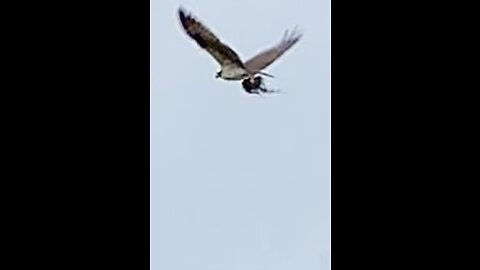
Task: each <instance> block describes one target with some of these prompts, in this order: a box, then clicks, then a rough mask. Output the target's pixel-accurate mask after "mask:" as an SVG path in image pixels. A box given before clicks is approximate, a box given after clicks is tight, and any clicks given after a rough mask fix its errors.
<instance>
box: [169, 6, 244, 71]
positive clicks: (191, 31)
mask: <svg viewBox="0 0 480 270" xmlns="http://www.w3.org/2000/svg"><path fill="white" fill-rule="evenodd" d="M178 15H179V17H180V22H181V23H182V26H183V29H185V32H186V33H187V34H188V35H189V36H190V37H191V38H193V39H194V40H195V41H196V42H197V44H198V45H199V46H200V47H202V48H203V49H205V50H206V51H208V52H209V53H210V54H211V55H212V56H213V58H215V60H217V62H218V63H219V64H220V65H221V66H224V65H232V64H234V65H238V66H240V67H242V68H243V67H244V65H243V62H242V61H241V60H240V57H239V56H238V55H237V53H235V52H234V51H233V50H232V49H231V48H230V47H228V46H227V45H225V44H223V43H222V42H221V41H220V40H219V39H218V38H217V37H216V36H215V35H214V34H213V33H212V32H211V31H210V30H209V29H208V28H207V27H205V26H204V25H203V24H201V23H200V22H199V21H198V20H197V19H196V18H194V17H193V16H192V15H190V14H186V13H185V11H184V10H183V9H182V8H181V7H180V8H179V9H178Z"/></svg>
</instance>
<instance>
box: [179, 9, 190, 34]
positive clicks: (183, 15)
mask: <svg viewBox="0 0 480 270" xmlns="http://www.w3.org/2000/svg"><path fill="white" fill-rule="evenodd" d="M178 17H179V18H180V22H181V23H182V25H183V27H184V28H185V29H187V21H188V17H189V16H188V15H187V14H186V12H185V9H183V7H182V6H180V7H179V8H178Z"/></svg>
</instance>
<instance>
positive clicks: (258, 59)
mask: <svg viewBox="0 0 480 270" xmlns="http://www.w3.org/2000/svg"><path fill="white" fill-rule="evenodd" d="M301 37H302V34H301V33H300V32H299V31H297V29H294V30H293V32H292V33H290V34H289V33H288V30H287V31H285V35H284V36H283V39H282V40H281V41H280V43H279V44H277V45H275V46H274V47H273V48H270V49H268V50H266V51H263V52H261V53H259V54H257V55H255V56H254V57H252V58H251V59H249V60H248V61H247V62H245V67H246V68H247V70H249V71H250V72H252V73H254V74H255V73H260V74H261V72H260V71H261V70H262V69H264V68H266V67H267V66H269V65H270V64H271V63H273V62H274V61H275V60H277V59H278V58H279V57H280V56H282V54H284V53H285V52H286V51H287V50H288V49H290V48H291V47H292V46H293V45H294V44H295V43H297V42H298V41H299V40H300V38H301Z"/></svg>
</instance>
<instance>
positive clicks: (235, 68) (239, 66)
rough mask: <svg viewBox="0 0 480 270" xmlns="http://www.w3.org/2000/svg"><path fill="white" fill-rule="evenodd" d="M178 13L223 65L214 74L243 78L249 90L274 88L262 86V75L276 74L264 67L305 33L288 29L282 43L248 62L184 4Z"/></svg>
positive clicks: (244, 86) (187, 28) (202, 45)
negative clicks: (186, 9)
mask: <svg viewBox="0 0 480 270" xmlns="http://www.w3.org/2000/svg"><path fill="white" fill-rule="evenodd" d="M178 15H179V18H180V22H181V24H182V26H183V29H184V30H185V32H186V33H187V34H188V35H189V36H190V37H191V38H192V39H194V40H195V41H196V42H197V44H198V45H199V46H200V47H201V48H203V49H205V50H206V51H207V52H208V53H210V54H211V55H212V56H213V58H215V60H216V61H217V62H218V63H219V64H220V66H221V69H220V71H218V72H217V74H216V75H215V77H216V78H222V79H224V80H243V81H242V86H243V88H244V89H245V91H247V92H248V93H250V94H260V93H272V92H275V91H274V90H268V89H266V88H265V87H264V86H263V80H262V77H261V76H259V75H263V76H268V77H272V78H273V76H272V75H269V74H268V73H264V72H262V70H263V69H265V68H266V67H267V66H269V65H270V64H271V63H273V62H274V61H275V60H277V59H278V58H279V57H280V56H281V55H282V54H284V53H285V52H286V51H287V50H288V49H290V47H292V46H293V45H294V44H295V43H297V41H299V40H300V38H301V37H302V34H301V33H299V32H298V31H296V29H294V31H293V32H292V33H290V34H289V32H288V30H287V31H285V35H284V36H283V39H282V40H281V41H280V43H278V44H277V45H275V46H274V47H272V48H270V49H268V50H266V51H263V52H261V53H259V54H258V55H256V56H254V57H252V58H251V59H249V60H247V61H246V62H242V60H240V57H239V56H238V55H237V53H236V52H235V51H233V50H232V49H231V48H230V47H228V46H227V45H225V44H224V43H222V42H221V41H220V39H218V38H217V37H216V36H215V35H214V34H213V33H212V32H211V31H210V30H209V29H208V28H207V27H205V26H204V25H203V24H202V23H200V22H199V21H198V20H197V19H196V18H194V17H193V16H192V15H190V14H186V13H185V11H184V10H183V9H182V8H181V7H180V8H179V9H178ZM257 74H258V75H257Z"/></svg>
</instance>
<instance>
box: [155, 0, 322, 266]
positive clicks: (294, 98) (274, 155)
mask: <svg viewBox="0 0 480 270" xmlns="http://www.w3.org/2000/svg"><path fill="white" fill-rule="evenodd" d="M180 5H182V6H183V7H184V8H185V9H186V10H187V11H190V12H192V13H193V14H194V15H195V16H197V17H198V18H199V19H200V20H201V21H202V22H203V23H205V24H206V25H207V27H209V28H210V29H211V30H212V31H213V32H214V33H215V34H216V35H218V36H219V38H220V39H221V40H222V41H223V42H225V43H226V44H228V45H230V46H231V47H232V48H233V49H234V50H236V51H237V53H238V54H239V55H240V57H241V58H242V59H243V60H246V59H248V58H250V57H251V56H253V55H255V54H256V53H258V52H259V51H262V50H263V49H266V48H268V47H270V46H272V45H274V44H276V43H277V42H278V41H280V39H281V38H282V36H283V33H284V30H285V29H287V28H290V29H291V28H293V27H294V26H295V25H298V26H299V27H300V29H302V30H303V33H304V35H303V38H302V39H301V40H300V41H299V42H298V43H297V44H296V45H295V46H294V47H293V48H292V49H290V50H289V51H287V52H286V53H285V54H284V55H283V56H282V57H281V58H280V59H279V60H278V61H277V62H275V63H273V64H272V65H271V66H270V67H268V68H267V69H266V72H269V73H270V74H273V75H274V76H275V78H274V79H269V78H266V79H265V80H266V84H267V86H268V87H270V88H278V89H281V90H282V91H283V92H284V93H283V94H278V95H271V96H266V97H258V96H255V95H248V94H247V93H245V92H244V90H243V89H242V87H241V84H240V82H227V81H223V80H220V79H215V78H214V77H215V73H216V72H217V71H218V70H219V66H218V65H217V63H216V62H215V61H214V60H213V58H212V57H211V56H210V55H208V53H206V52H205V51H203V50H201V49H200V48H199V47H198V46H197V45H196V44H195V42H194V41H193V40H191V39H190V38H189V37H187V35H186V34H185V33H184V32H183V31H182V29H181V28H180V25H179V22H178V18H177V8H178V7H179V6H180ZM330 268H331V266H330V0H303V1H274V0H268V1H258V0H242V1H225V0H224V1H217V0H215V1H214V0H211V1H208V0H202V1H200V0H184V1H173V0H152V1H151V269H152V270H193V269H195V270H254V269H265V270H267V269H269V270H287V269H289V270H313V269H315V270H319V269H330Z"/></svg>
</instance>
